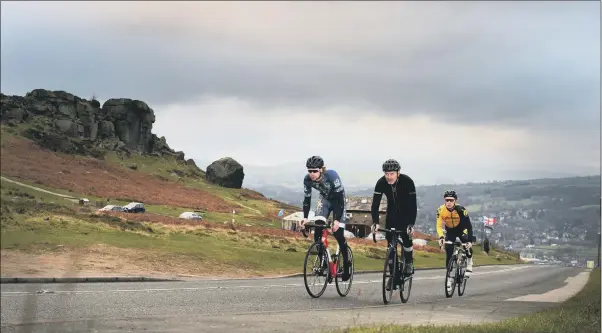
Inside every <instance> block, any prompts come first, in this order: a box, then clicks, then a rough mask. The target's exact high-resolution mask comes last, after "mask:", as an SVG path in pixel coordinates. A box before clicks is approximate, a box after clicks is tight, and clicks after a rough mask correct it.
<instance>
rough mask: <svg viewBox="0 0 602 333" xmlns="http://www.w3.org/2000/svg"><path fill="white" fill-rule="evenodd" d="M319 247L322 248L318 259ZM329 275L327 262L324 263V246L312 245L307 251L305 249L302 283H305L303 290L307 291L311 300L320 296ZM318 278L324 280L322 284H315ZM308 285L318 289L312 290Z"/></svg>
mask: <svg viewBox="0 0 602 333" xmlns="http://www.w3.org/2000/svg"><path fill="white" fill-rule="evenodd" d="M320 247H322V248H323V250H322V252H323V253H322V258H320V256H319V252H318V250H319V249H320ZM320 259H321V260H320ZM308 265H309V267H308ZM329 274H330V270H329V269H328V262H327V261H326V249H324V246H323V245H322V244H320V243H313V244H312V245H311V246H310V247H309V249H307V254H306V255H305V265H304V267H303V282H304V283H305V290H307V293H308V294H309V296H311V297H313V298H318V297H320V296H322V294H323V293H324V291H325V290H326V286H327V285H328V276H329ZM312 277H313V279H312ZM320 278H324V282H319V283H316V281H319V280H320ZM310 280H311V281H310ZM310 282H311V283H310ZM310 284H311V286H316V287H318V288H317V289H315V290H312V289H311V288H310Z"/></svg>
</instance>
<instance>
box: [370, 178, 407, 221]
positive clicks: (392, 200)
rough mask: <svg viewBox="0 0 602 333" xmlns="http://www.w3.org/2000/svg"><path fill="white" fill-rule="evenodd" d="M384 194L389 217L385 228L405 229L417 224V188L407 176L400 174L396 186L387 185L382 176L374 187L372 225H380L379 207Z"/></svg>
mask: <svg viewBox="0 0 602 333" xmlns="http://www.w3.org/2000/svg"><path fill="white" fill-rule="evenodd" d="M383 194H384V195H385V196H386V197H387V216H386V226H385V228H398V229H401V228H402V229H404V230H405V228H406V227H407V226H408V225H413V224H414V223H415V222H416V215H417V211H418V206H417V204H416V187H415V186H414V181H413V180H412V178H410V177H409V176H407V175H404V174H400V175H399V178H397V181H396V182H395V184H393V185H390V184H389V183H387V179H386V178H385V176H382V177H381V178H380V179H379V180H378V181H377V182H376V186H374V195H373V197H372V223H374V224H378V223H379V207H380V200H381V198H382V196H383Z"/></svg>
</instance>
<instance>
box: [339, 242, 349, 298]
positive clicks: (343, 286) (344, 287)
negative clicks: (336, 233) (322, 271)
mask: <svg viewBox="0 0 602 333" xmlns="http://www.w3.org/2000/svg"><path fill="white" fill-rule="evenodd" d="M347 256H348V259H349V273H350V274H351V276H350V277H349V280H347V281H343V277H342V276H339V274H338V272H340V271H344V268H345V267H344V266H343V255H342V254H341V255H339V260H338V261H337V276H336V277H335V279H334V284H335V285H336V287H337V293H339V295H340V296H341V297H345V296H347V294H349V290H351V283H352V282H353V253H352V252H351V247H350V246H349V244H347Z"/></svg>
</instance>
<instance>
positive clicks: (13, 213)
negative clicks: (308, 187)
mask: <svg viewBox="0 0 602 333" xmlns="http://www.w3.org/2000/svg"><path fill="white" fill-rule="evenodd" d="M1 186H2V187H1V191H2V209H3V211H2V235H1V247H2V250H3V251H5V250H14V251H19V252H25V253H29V254H32V255H33V254H40V253H54V252H56V251H58V249H59V247H60V250H61V251H65V250H68V249H70V250H73V252H74V253H77V252H79V251H80V250H78V249H84V248H90V247H94V246H98V245H99V244H103V245H106V246H110V247H115V248H121V249H130V250H136V251H139V252H140V253H145V254H146V258H148V257H149V256H151V254H152V256H153V257H154V258H155V259H154V260H155V261H162V260H161V258H163V259H165V260H163V261H164V262H165V261H170V262H172V263H174V262H177V263H179V265H180V266H181V267H183V270H181V271H179V273H182V274H199V275H202V274H212V275H223V274H226V275H228V274H230V273H233V272H236V271H244V274H245V275H263V274H284V273H298V272H300V271H301V270H302V265H303V264H302V262H303V257H304V255H305V251H306V249H307V247H308V246H309V242H310V239H305V238H303V237H302V236H301V235H300V234H298V233H293V232H290V231H285V230H279V229H267V228H262V229H258V228H255V227H250V228H244V227H239V228H236V230H231V229H230V228H229V227H228V226H226V225H223V224H217V223H210V222H204V223H203V224H200V225H199V224H191V225H174V224H164V223H153V222H140V221H135V220H122V219H120V218H118V217H114V216H105V215H96V214H93V213H92V212H91V211H90V210H86V208H83V209H82V208H79V207H78V206H77V205H73V204H69V203H68V201H67V200H64V199H61V198H58V197H55V196H52V195H48V194H45V193H43V192H38V191H35V190H32V189H29V188H23V187H19V186H18V185H14V184H6V183H5V182H2V184H1ZM57 198H58V199H57ZM61 200H63V201H64V202H61ZM52 203H54V204H52ZM64 203H67V204H66V205H64ZM122 216H125V217H128V218H131V217H140V214H125V215H122ZM142 220H143V221H144V219H142ZM175 220H176V221H178V220H177V219H175ZM349 242H350V244H351V246H352V247H353V249H354V253H355V258H356V269H357V270H380V269H381V268H382V260H383V259H384V245H385V244H384V242H379V243H378V244H377V245H374V244H372V243H371V242H370V241H366V240H350V241H349ZM330 244H331V248H332V249H333V250H334V248H335V246H336V242H335V241H334V240H333V239H331V242H330ZM415 260H416V261H415V262H416V267H418V268H420V267H441V266H442V264H443V260H444V254H443V253H429V252H425V251H415ZM515 262H516V260H515V259H514V258H512V257H510V256H505V255H504V254H501V255H500V258H499V260H498V259H496V255H495V254H493V255H491V256H488V257H487V256H484V255H483V254H482V253H481V251H480V249H478V248H477V249H476V250H475V263H477V264H511V263H515ZM170 270H171V268H170V266H167V267H155V268H153V271H149V272H148V273H147V274H154V273H156V274H160V273H161V274H167V273H177V272H172V271H170Z"/></svg>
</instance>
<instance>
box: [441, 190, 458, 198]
mask: <svg viewBox="0 0 602 333" xmlns="http://www.w3.org/2000/svg"><path fill="white" fill-rule="evenodd" d="M443 197H444V198H449V197H452V198H454V199H456V200H458V195H457V194H456V191H454V190H447V191H445V193H443Z"/></svg>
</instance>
